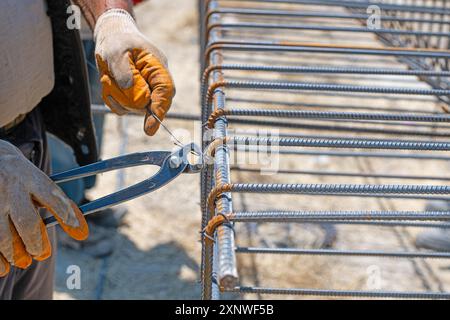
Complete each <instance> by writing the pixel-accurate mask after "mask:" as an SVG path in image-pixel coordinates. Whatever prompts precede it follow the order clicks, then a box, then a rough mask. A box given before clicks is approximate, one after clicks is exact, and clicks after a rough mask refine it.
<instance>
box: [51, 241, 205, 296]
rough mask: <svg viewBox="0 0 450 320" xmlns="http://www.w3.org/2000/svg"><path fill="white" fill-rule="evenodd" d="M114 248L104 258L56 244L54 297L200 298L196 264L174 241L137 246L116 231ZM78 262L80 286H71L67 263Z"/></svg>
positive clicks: (75, 263)
mask: <svg viewBox="0 0 450 320" xmlns="http://www.w3.org/2000/svg"><path fill="white" fill-rule="evenodd" d="M112 241H114V243H115V245H116V249H115V251H114V253H113V254H112V255H111V256H109V257H106V258H100V259H98V258H97V259H96V258H92V257H91V256H89V255H87V254H86V253H84V252H83V250H79V251H78V250H73V249H66V248H59V252H58V259H57V271H56V273H57V275H56V293H55V298H57V299H199V297H200V291H201V290H200V285H199V283H198V275H199V266H198V264H197V263H196V262H195V261H194V260H193V259H192V258H191V257H190V256H189V255H188V254H187V252H186V251H185V250H184V249H183V248H182V246H181V245H179V244H178V243H177V242H174V241H170V242H166V243H162V244H158V245H156V246H155V247H152V248H150V249H148V250H141V249H139V248H138V247H137V246H136V245H135V243H133V242H132V241H130V239H128V237H127V236H125V235H123V234H121V233H116V234H115V235H113V240H112ZM73 265H75V266H78V267H79V270H80V271H81V273H80V280H81V281H80V284H81V288H80V289H74V290H70V289H69V288H68V286H67V280H68V279H69V280H70V279H73V278H70V276H71V274H69V273H68V270H70V266H73Z"/></svg>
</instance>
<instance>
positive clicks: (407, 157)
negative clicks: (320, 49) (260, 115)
mask: <svg viewBox="0 0 450 320" xmlns="http://www.w3.org/2000/svg"><path fill="white" fill-rule="evenodd" d="M234 150H235V151H237V152H261V149H260V148H258V147H252V146H248V147H242V146H239V145H235V146H234ZM277 153H278V154H280V155H296V156H328V157H346V158H347V157H352V158H374V159H376V158H381V159H395V160H410V159H414V160H421V161H423V160H432V161H450V157H449V156H442V155H427V154H417V153H408V154H400V153H382V152H347V151H307V150H283V149H281V150H278V151H277Z"/></svg>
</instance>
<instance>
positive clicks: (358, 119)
mask: <svg viewBox="0 0 450 320" xmlns="http://www.w3.org/2000/svg"><path fill="white" fill-rule="evenodd" d="M262 3H266V4H273V8H269V7H264V6H260V5H261V4H262ZM278 4H289V5H290V6H289V8H290V9H291V10H288V9H287V8H288V7H283V6H278ZM424 4H428V3H425V2H423V1H422V2H421V1H414V2H413V3H412V2H406V1H405V2H403V3H395V4H394V3H392V2H390V3H385V2H373V1H336V0H328V1H327V0H314V1H312V0H309V1H308V0H249V1H246V0H242V1H238V2H236V1H226V0H201V4H200V6H202V8H201V23H202V27H201V32H202V52H201V56H202V57H204V59H202V70H203V72H202V84H201V94H202V123H204V124H206V123H208V126H209V127H210V128H212V127H214V131H213V132H214V133H213V138H214V139H215V140H214V143H215V142H217V141H225V144H224V145H215V144H214V145H215V147H214V167H213V169H211V168H209V169H207V170H206V171H207V172H210V173H211V172H214V173H215V179H214V181H213V183H212V184H211V185H210V187H209V188H203V189H202V194H203V198H204V197H205V195H206V194H205V192H206V190H210V191H211V192H210V193H209V197H208V201H207V203H206V205H207V207H208V210H206V211H207V214H206V215H204V219H203V222H202V227H204V226H205V223H206V222H208V221H205V217H208V218H209V219H211V220H210V221H209V223H213V222H214V221H216V220H214V219H212V218H216V219H219V220H220V218H223V217H224V216H229V221H228V222H227V223H224V224H219V225H218V226H217V233H216V237H215V239H216V241H215V243H214V242H211V239H209V241H205V239H204V241H203V243H204V245H203V247H204V248H208V246H211V245H212V246H213V249H214V250H209V249H207V250H206V252H207V255H208V254H210V255H209V257H207V258H206V259H204V260H203V263H202V270H203V271H204V270H208V271H207V272H202V282H203V288H204V293H205V292H206V293H207V294H203V298H207V299H209V298H214V299H217V298H219V294H218V292H217V291H215V292H214V293H213V294H209V295H208V290H209V289H208V288H207V287H208V286H213V287H214V285H216V286H215V290H217V284H220V286H221V289H222V291H223V292H236V293H240V294H245V293H258V294H259V293H260V294H294V295H314V296H327V297H330V296H334V297H361V298H363V297H371V298H386V297H392V298H407V299H414V298H430V299H447V298H450V293H448V292H392V291H353V290H322V289H278V288H260V287H238V286H237V280H238V279H237V270H236V258H235V256H234V254H235V253H236V252H237V253H273V254H301V255H327V256H332V255H337V256H355V257H360V256H368V257H392V258H409V259H415V258H420V260H419V261H422V260H423V259H432V258H449V257H450V253H433V252H412V251H411V250H409V251H407V250H406V249H405V251H401V252H389V251H383V250H356V251H354V250H317V249H290V248H283V249H276V248H274V249H271V248H252V247H250V248H237V250H236V252H235V244H234V234H233V230H232V225H231V223H235V222H236V223H237V222H252V223H264V222H283V223H320V224H349V225H352V224H353V225H355V226H356V225H367V226H384V227H396V226H401V227H426V228H449V226H450V223H448V222H447V221H449V220H450V212H447V211H424V212H422V211H401V210H394V209H396V208H395V207H392V208H390V209H392V210H390V211H387V210H380V211H370V210H368V211H366V210H364V211H333V210H332V211H308V210H305V211H267V212H266V211H263V212H259V211H257V212H250V211H245V212H237V213H235V212H233V209H232V200H233V194H234V193H257V194H266V193H273V194H301V195H303V196H305V197H308V196H328V197H334V196H345V197H347V196H355V197H365V198H372V197H376V198H381V199H383V200H387V199H399V200H400V199H402V200H408V201H409V200H414V199H422V200H442V201H449V200H450V197H443V196H446V195H450V186H446V185H442V186H441V185H429V184H427V185H404V184H393V185H385V184H305V183H302V184H273V183H264V184H262V183H261V184H252V183H242V184H236V183H231V180H230V168H231V169H232V168H233V167H231V162H230V151H232V150H234V151H238V152H246V153H248V152H259V151H260V148H259V146H261V145H262V146H265V147H267V146H269V147H270V146H277V147H283V148H281V149H279V150H278V154H279V155H298V156H323V155H327V156H329V157H352V158H361V157H363V158H367V159H376V158H379V159H393V160H395V161H397V160H421V161H425V160H431V161H449V160H450V157H449V156H448V155H443V154H442V153H440V154H438V153H437V152H430V151H439V152H442V151H450V143H448V142H447V141H446V140H447V138H448V133H447V132H445V130H446V129H447V128H446V126H445V125H443V124H441V125H436V123H444V124H445V123H448V122H449V121H448V120H449V119H450V117H449V116H448V115H447V114H444V113H441V114H440V113H438V112H437V110H436V109H435V110H432V109H431V110H430V111H429V112H427V111H426V109H425V108H424V109H420V110H419V107H418V108H417V109H418V110H414V109H413V105H411V106H410V105H408V104H407V102H406V101H407V100H408V101H414V103H415V105H417V106H418V103H419V102H420V101H422V99H423V97H426V96H428V97H433V98H434V99H429V100H427V101H424V102H427V103H428V102H431V101H432V100H436V101H441V102H443V103H447V102H448V100H449V99H448V97H449V96H450V90H449V88H450V83H449V81H448V79H447V78H448V76H449V75H450V71H449V68H448V60H449V59H450V50H448V46H446V45H445V43H446V39H448V37H449V31H450V30H449V29H448V28H447V25H448V20H449V17H450V10H449V9H450V8H448V7H446V6H445V4H442V2H436V1H433V3H430V6H426V5H424ZM438 4H439V5H441V7H439V6H438ZM222 5H223V6H222ZM292 5H299V6H298V8H297V7H294V6H292ZM309 5H312V6H314V9H312V10H316V11H308V10H305V8H306V7H307V6H309ZM369 5H379V7H380V8H381V9H382V10H383V11H382V14H381V16H380V17H382V18H384V20H382V26H381V27H380V28H378V30H372V29H368V28H366V26H365V23H366V20H367V19H368V18H369V17H370V16H369V15H368V14H366V12H365V10H366V8H367V6H369ZM324 6H326V7H336V8H338V9H344V10H347V9H351V10H353V11H349V12H348V11H340V12H331V11H329V9H331V8H323V9H322V8H320V7H324ZM318 8H319V9H318ZM322 11H323V12H322ZM227 14H228V15H233V20H228V19H226V20H225V19H222V18H223V16H224V15H227ZM263 16H264V18H269V19H270V20H262V19H260V18H261V17H263ZM241 18H243V19H242V20H240V19H241ZM294 18H295V19H294ZM304 18H320V19H317V21H316V20H314V23H313V24H310V21H308V24H305V22H306V20H303V19H304ZM289 19H290V20H289ZM355 19H357V20H359V21H360V22H361V23H362V24H363V26H362V27H361V26H359V27H358V26H357V25H354V23H355V21H357V20H355ZM230 21H232V22H230ZM261 21H267V22H261ZM337 21H341V22H342V21H345V24H341V25H336V26H334V24H333V22H337ZM436 26H437V27H438V29H436ZM247 29H255V30H257V29H272V30H270V32H267V33H265V34H263V33H261V34H258V35H256V33H255V32H254V31H253V30H249V31H251V32H247V33H245V32H243V31H244V30H247ZM286 29H291V30H310V31H321V32H323V31H337V32H351V33H356V32H360V33H362V32H364V33H373V34H374V35H377V36H378V37H379V38H380V39H381V40H382V43H383V44H385V45H386V46H360V45H350V46H348V45H345V44H340V43H339V42H338V41H342V38H340V39H339V38H337V37H336V38H333V40H335V41H337V42H335V41H332V40H331V37H330V38H327V39H324V40H325V41H326V42H327V43H308V42H298V41H281V40H280V39H281V37H280V38H277V33H276V32H277V31H279V30H286ZM230 30H235V31H236V32H230V33H228V31H230ZM294 36H295V35H294V32H292V33H290V35H289V36H288V37H287V38H288V39H289V38H290V39H294ZM252 37H254V38H252ZM234 38H236V39H234ZM349 40H350V39H349ZM435 40H436V41H437V40H438V41H439V45H434V44H432V43H438V42H435ZM319 41H320V38H319ZM328 42H330V43H328ZM345 42H348V41H347V39H345ZM230 52H232V53H233V54H234V55H235V57H234V58H232V59H229V58H228V56H230V57H231V56H232V55H229V53H230ZM235 52H237V53H238V54H236V53H235ZM253 53H258V54H257V55H255V57H273V56H276V57H277V58H278V57H281V56H283V58H282V59H280V61H281V60H282V61H288V60H287V58H290V59H292V58H294V54H293V53H298V55H295V59H298V60H296V61H301V60H300V59H302V58H305V57H307V56H308V55H311V54H315V55H317V56H319V55H320V57H322V58H326V59H322V60H321V59H318V60H312V61H320V63H321V64H322V65H320V66H319V65H317V62H314V63H315V64H311V65H299V63H297V62H296V63H295V65H292V66H289V65H280V66H277V65H275V64H279V63H280V62H275V63H272V64H271V65H262V63H266V62H265V61H264V62H263V61H262V60H261V59H259V58H258V61H259V62H258V65H255V64H253V65H252V64H243V63H233V64H230V63H224V62H226V61H238V60H239V59H240V57H241V56H242V55H243V54H247V55H248V57H249V59H248V60H245V59H242V60H241V61H251V60H252V59H253V57H251V55H252V54H253ZM285 53H290V54H286V55H284V54H285ZM337 57H339V59H340V60H336V59H335V58H337ZM344 57H345V58H346V59H347V58H350V59H348V60H349V61H358V62H360V63H363V62H368V63H376V65H377V66H378V65H379V64H380V63H382V62H384V63H393V62H392V61H391V60H392V59H391V58H396V59H397V61H399V62H401V63H403V65H405V64H407V65H408V67H409V69H400V68H398V69H396V68H379V67H355V66H350V67H347V66H342V64H345V61H344V60H343V58H344ZM362 58H364V59H362ZM333 60H334V62H335V63H331V62H332V61H333ZM363 60H364V61H363ZM366 60H367V61H366ZM368 60H370V62H369V61H368ZM341 62H343V63H341ZM253 63H254V62H253ZM300 63H302V62H300ZM283 64H284V63H283ZM287 64H289V62H288V63H287ZM394 64H395V63H394ZM336 65H339V66H336ZM227 70H229V71H248V72H267V75H266V74H263V76H264V77H267V76H268V75H271V74H275V73H276V74H277V75H281V76H282V77H280V78H278V76H277V77H276V78H277V79H289V80H281V81H279V82H276V81H272V80H270V81H266V80H262V81H257V80H254V77H253V75H254V74H251V75H250V76H249V77H247V78H248V79H247V78H244V76H241V74H242V72H239V73H237V72H230V74H233V75H234V74H237V75H238V76H239V77H241V78H243V79H238V77H237V76H234V77H233V78H231V79H230V78H227V77H225V74H228V72H226V73H225V72H224V71H227ZM293 73H295V74H298V76H301V75H302V74H308V75H309V76H311V75H321V77H322V78H323V77H325V76H327V75H333V77H335V78H336V81H334V78H333V80H332V81H331V82H332V83H311V82H310V81H305V82H294V81H291V80H290V79H292V77H291V75H290V74H293ZM370 74H373V75H380V76H386V77H372V78H371V79H368V78H365V77H364V78H363V77H360V76H358V77H355V75H370ZM342 75H345V76H343V77H341V76H342ZM389 76H401V77H403V78H402V79H398V80H397V79H394V78H393V77H389ZM407 76H415V77H418V78H419V79H420V80H422V81H426V82H427V83H428V84H429V85H430V87H429V88H427V87H423V86H421V87H414V86H411V87H400V86H398V85H394V86H389V85H385V86H382V85H377V83H375V82H379V83H380V84H381V83H383V81H384V80H386V81H389V83H392V82H393V81H395V80H397V81H401V85H402V86H406V85H408V83H411V80H413V81H415V80H416V79H415V78H409V79H404V77H407ZM274 78H275V77H274ZM308 78H310V77H308ZM308 78H306V79H308ZM361 79H364V80H365V81H372V82H374V83H373V85H372V82H367V83H370V85H368V86H365V85H359V82H360V81H361ZM316 81H317V80H316ZM355 84H358V85H355ZM228 89H239V90H228ZM256 90H258V91H266V92H272V91H275V90H277V92H276V94H280V93H285V92H289V93H291V94H292V93H295V94H296V97H298V98H301V100H303V101H302V103H296V104H295V105H294V104H293V103H292V105H291V106H292V107H298V108H299V109H300V110H272V109H261V108H258V109H247V107H245V109H244V108H242V109H241V108H235V107H230V106H229V101H232V100H233V99H236V94H235V93H236V92H237V93H239V96H238V100H239V99H242V100H245V96H244V95H242V96H241V93H242V94H246V93H254V92H255V91H256ZM225 94H227V98H229V97H230V96H231V99H232V100H228V99H227V100H228V103H226V102H225ZM307 96H308V97H307ZM309 97H312V98H313V99H315V98H317V97H321V98H322V100H324V101H326V103H322V102H321V101H320V106H319V105H317V106H312V104H313V103H311V101H308V99H309ZM346 97H348V98H351V99H364V100H363V101H364V105H360V106H357V105H355V106H353V107H350V108H349V109H353V110H365V111H367V112H349V111H347V110H344V109H345V106H336V107H335V108H334V107H333V105H332V103H329V101H331V100H332V99H334V98H337V99H346ZM427 99H428V98H427ZM305 100H306V101H307V103H305ZM312 101H314V100H312ZM343 101H345V100H343ZM386 101H388V102H389V104H386V103H385V102H386ZM268 102H269V103H271V105H276V102H275V99H268ZM315 102H316V101H314V103H315ZM285 103H286V106H287V104H288V103H289V99H286V102H285ZM402 103H403V104H405V103H406V105H408V106H407V107H406V108H400V107H398V104H402ZM308 104H309V105H310V106H308ZM327 104H330V106H329V107H328V108H327V107H326V105H327ZM280 105H283V104H280ZM277 107H278V106H277ZM309 107H311V108H312V107H314V108H327V109H328V110H303V108H309ZM420 108H422V107H420ZM426 108H428V105H427V107H426ZM403 109H404V110H403ZM405 110H406V111H407V112H404V111H405ZM217 111H220V112H217ZM340 111H342V112H340ZM258 117H268V118H270V117H273V118H296V119H305V120H311V119H314V120H316V121H315V122H314V123H313V124H311V123H309V122H306V121H303V122H300V121H296V122H293V121H291V122H287V121H280V120H277V121H275V120H273V121H272V120H270V121H268V120H255V118H258ZM208 119H209V121H207V120H208ZM228 123H232V124H233V125H244V124H245V125H252V126H266V127H268V128H270V127H276V128H289V129H294V128H299V129H302V130H316V131H323V132H325V134H324V135H308V134H307V132H305V134H301V133H281V134H280V135H279V136H276V135H274V136H269V137H266V136H264V135H263V136H262V137H261V136H258V135H257V134H254V135H253V136H252V134H251V133H246V132H240V133H239V135H238V136H236V133H233V134H230V132H229V131H228V129H227V125H228ZM339 123H343V124H345V125H339ZM423 123H426V124H423ZM376 126H378V127H376ZM408 127H409V128H408ZM336 131H337V132H342V135H341V136H338V135H335V134H332V133H333V132H336ZM302 132H303V131H302ZM344 133H345V134H348V136H344ZM357 133H371V134H376V135H375V136H374V137H370V138H364V137H360V136H356V135H355V134H357ZM378 135H383V136H386V135H396V137H395V139H384V138H383V139H382V138H376V137H378ZM411 136H422V137H425V136H429V137H430V138H427V139H426V140H425V139H424V140H419V141H416V140H410V139H411V138H410V137H411ZM431 137H441V138H445V139H440V140H442V141H436V140H434V139H431ZM209 142H211V140H209ZM205 146H207V143H206V144H204V147H205ZM289 147H290V148H291V149H290V150H288V148H289ZM309 147H311V148H332V149H335V148H336V149H373V150H389V152H386V153H383V152H362V151H357V150H354V151H341V150H338V151H333V150H329V151H328V150H327V151H320V150H319V151H315V150H305V148H309ZM277 149H278V148H277ZM265 150H266V149H265ZM405 151H415V152H414V153H410V152H405ZM421 151H426V152H421ZM233 156H237V154H233ZM427 164H428V163H427ZM431 164H432V163H430V165H431ZM433 165H434V164H433ZM238 169H239V168H238ZM240 169H243V170H248V171H249V172H256V169H246V168H240ZM252 170H253V171H252ZM283 172H285V173H288V174H292V173H299V174H305V175H306V174H309V175H317V176H341V177H355V178H360V177H363V178H371V179H383V178H385V179H399V180H402V179H408V180H413V179H416V180H433V181H449V180H450V178H448V177H446V176H442V177H439V176H432V175H414V174H408V175H400V174H381V173H376V172H374V173H372V172H370V173H361V174H359V173H353V172H337V171H328V172H327V171H318V170H306V169H303V168H302V170H294V169H292V170H284V171H283V170H280V171H279V172H278V173H283ZM369 182H371V181H369ZM212 187H214V188H212ZM399 203H400V202H399ZM202 207H204V205H202ZM244 207H245V209H244V210H247V209H246V207H247V206H244ZM302 208H303V206H302ZM380 208H383V207H380ZM383 209H384V208H383ZM208 214H209V216H208ZM209 223H208V225H209ZM208 234H212V233H209V232H208ZM405 248H406V247H405ZM203 251H204V252H205V250H203ZM207 255H206V256H207ZM203 258H205V256H204V257H203ZM213 258H214V259H216V260H214V259H213ZM205 261H206V263H205ZM207 261H209V263H211V261H212V262H213V263H212V264H213V266H212V269H213V270H211V267H210V266H208V262H207ZM421 263H422V262H421ZM423 263H425V262H423ZM205 266H206V269H205ZM205 276H206V278H205ZM209 276H210V277H209ZM205 279H207V281H208V282H210V280H211V279H212V280H213V281H212V282H213V283H205ZM429 288H431V287H429ZM430 291H431V290H430Z"/></svg>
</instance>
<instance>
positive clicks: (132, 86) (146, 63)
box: [94, 9, 175, 136]
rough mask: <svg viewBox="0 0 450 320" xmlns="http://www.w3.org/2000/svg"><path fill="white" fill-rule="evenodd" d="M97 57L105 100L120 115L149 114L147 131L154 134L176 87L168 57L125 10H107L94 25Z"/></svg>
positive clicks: (147, 115) (145, 127) (168, 106)
mask: <svg viewBox="0 0 450 320" xmlns="http://www.w3.org/2000/svg"><path fill="white" fill-rule="evenodd" d="M94 37H95V41H96V57H97V65H98V68H99V71H100V77H101V78H100V80H101V83H102V87H103V100H104V101H105V103H106V104H107V105H108V106H109V107H110V108H111V110H112V111H113V112H115V113H117V114H119V115H123V114H126V113H129V112H134V113H142V114H145V115H146V118H145V124H144V130H145V132H146V133H147V134H148V135H150V136H152V135H154V134H155V133H156V131H157V130H158V129H159V125H160V124H159V122H158V121H157V119H155V118H154V117H153V116H152V114H151V113H152V112H153V113H154V115H156V117H157V118H158V119H159V120H161V121H162V120H163V119H164V117H165V115H166V113H167V111H168V110H169V108H170V105H171V104H172V99H173V97H174V95H175V86H174V83H173V80H172V76H171V75H170V72H169V70H168V68H167V59H166V58H165V57H164V55H163V54H162V53H161V52H160V51H159V50H158V49H157V48H156V47H155V46H153V45H152V44H151V43H150V41H149V40H147V38H146V37H145V36H144V35H143V34H142V33H141V32H140V31H139V30H138V28H137V26H136V23H135V21H134V19H133V17H132V16H131V15H130V14H129V13H128V12H126V11H125V10H122V9H111V10H108V11H106V12H105V13H104V14H103V15H101V16H100V17H99V19H98V20H97V24H96V26H95V35H94Z"/></svg>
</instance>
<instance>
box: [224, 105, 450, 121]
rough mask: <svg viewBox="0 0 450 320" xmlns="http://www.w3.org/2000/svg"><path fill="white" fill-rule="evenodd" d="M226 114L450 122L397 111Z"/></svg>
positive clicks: (246, 111)
mask: <svg viewBox="0 0 450 320" xmlns="http://www.w3.org/2000/svg"><path fill="white" fill-rule="evenodd" d="M224 115H231V116H253V117H277V118H299V119H343V120H384V121H411V122H450V115H448V114H441V115H418V114H407V113H406V114H395V113H390V114H387V113H357V112H333V111H304V110H264V109H235V108H231V109H227V110H225V112H224Z"/></svg>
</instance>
